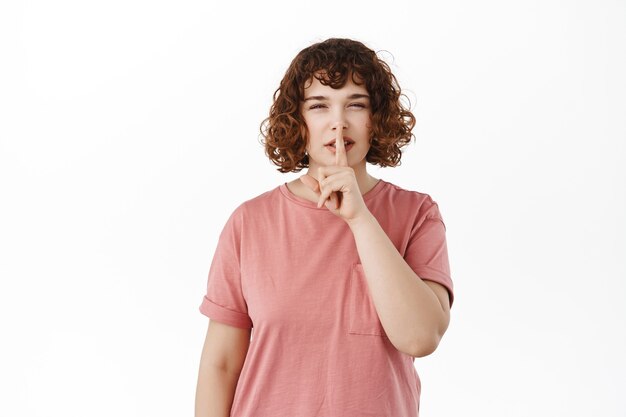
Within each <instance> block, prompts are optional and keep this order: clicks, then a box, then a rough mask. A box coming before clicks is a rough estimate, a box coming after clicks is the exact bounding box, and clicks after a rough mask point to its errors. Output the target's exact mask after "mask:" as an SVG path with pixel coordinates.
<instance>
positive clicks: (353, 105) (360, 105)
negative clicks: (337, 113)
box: [350, 103, 367, 109]
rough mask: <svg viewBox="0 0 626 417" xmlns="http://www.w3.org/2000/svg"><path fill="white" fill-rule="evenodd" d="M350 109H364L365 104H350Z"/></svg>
mask: <svg viewBox="0 0 626 417" xmlns="http://www.w3.org/2000/svg"><path fill="white" fill-rule="evenodd" d="M350 107H357V108H361V109H364V108H366V107H367V106H366V105H365V104H363V103H352V104H350Z"/></svg>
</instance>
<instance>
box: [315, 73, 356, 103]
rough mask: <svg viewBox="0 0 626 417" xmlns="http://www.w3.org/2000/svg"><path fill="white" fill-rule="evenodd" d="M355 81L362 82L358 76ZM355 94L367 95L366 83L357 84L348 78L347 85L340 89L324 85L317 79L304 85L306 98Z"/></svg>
mask: <svg viewBox="0 0 626 417" xmlns="http://www.w3.org/2000/svg"><path fill="white" fill-rule="evenodd" d="M355 79H356V80H357V81H359V82H362V81H361V79H359V77H358V76H355ZM354 93H361V94H367V88H365V83H362V84H355V83H354V81H352V77H351V76H348V77H347V79H346V83H345V84H344V85H343V86H342V87H341V88H338V89H335V88H332V87H331V86H329V85H324V84H322V83H321V82H320V80H318V79H317V78H315V77H311V78H309V80H308V81H307V82H305V83H304V96H305V98H306V97H308V96H314V95H349V94H354Z"/></svg>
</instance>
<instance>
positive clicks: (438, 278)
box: [413, 265, 454, 307]
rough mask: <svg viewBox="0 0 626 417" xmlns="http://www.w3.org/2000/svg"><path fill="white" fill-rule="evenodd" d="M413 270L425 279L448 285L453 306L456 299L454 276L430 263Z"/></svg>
mask: <svg viewBox="0 0 626 417" xmlns="http://www.w3.org/2000/svg"><path fill="white" fill-rule="evenodd" d="M413 271H414V272H415V273H416V274H417V276H418V277H420V278H421V279H423V280H425V281H434V282H437V283H439V284H441V285H443V286H444V287H446V289H447V290H448V295H449V296H450V307H452V303H453V301H454V289H453V286H452V278H451V277H450V276H449V275H448V274H446V273H445V272H442V271H441V270H439V269H435V268H432V267H430V266H428V265H422V266H419V267H417V268H413Z"/></svg>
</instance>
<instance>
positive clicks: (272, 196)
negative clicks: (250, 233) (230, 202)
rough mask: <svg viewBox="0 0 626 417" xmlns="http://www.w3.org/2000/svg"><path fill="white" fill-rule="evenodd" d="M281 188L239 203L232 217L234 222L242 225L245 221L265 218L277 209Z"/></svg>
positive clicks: (275, 188)
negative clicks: (269, 212)
mask: <svg viewBox="0 0 626 417" xmlns="http://www.w3.org/2000/svg"><path fill="white" fill-rule="evenodd" d="M279 188H280V186H277V187H274V188H272V189H271V190H267V191H265V192H262V193H260V194H257V195H254V196H252V197H250V198H248V199H246V200H244V201H243V202H241V203H239V205H237V206H236V207H235V209H234V210H233V211H232V213H231V215H230V217H231V219H232V221H234V222H237V223H241V222H242V221H243V220H244V219H249V218H255V217H256V218H258V217H261V216H265V215H266V214H267V213H268V210H270V211H271V210H272V209H275V207H276V201H277V199H278V198H279V193H280V189H279Z"/></svg>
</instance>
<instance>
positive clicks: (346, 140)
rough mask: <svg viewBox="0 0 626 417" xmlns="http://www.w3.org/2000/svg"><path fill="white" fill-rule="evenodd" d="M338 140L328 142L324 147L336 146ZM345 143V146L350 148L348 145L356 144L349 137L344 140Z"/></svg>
mask: <svg viewBox="0 0 626 417" xmlns="http://www.w3.org/2000/svg"><path fill="white" fill-rule="evenodd" d="M336 140H337V139H336V138H333V139H332V140H329V141H328V142H326V144H325V145H324V146H330V145H334V144H335V141H336ZM343 142H344V144H345V146H348V145H351V144H353V143H354V141H353V140H352V139H351V138H349V137H347V136H346V137H344V138H343Z"/></svg>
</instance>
